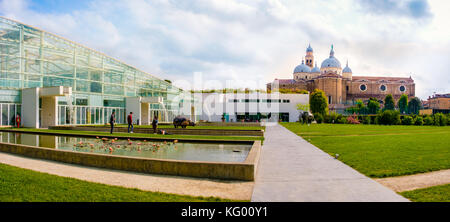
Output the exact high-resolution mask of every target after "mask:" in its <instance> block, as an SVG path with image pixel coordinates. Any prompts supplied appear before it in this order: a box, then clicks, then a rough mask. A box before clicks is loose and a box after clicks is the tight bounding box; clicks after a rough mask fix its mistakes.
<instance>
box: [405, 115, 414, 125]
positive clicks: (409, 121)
mask: <svg viewBox="0 0 450 222" xmlns="http://www.w3.org/2000/svg"><path fill="white" fill-rule="evenodd" d="M413 120H414V119H413V118H412V117H411V116H404V117H403V119H402V125H413V122H414V121H413Z"/></svg>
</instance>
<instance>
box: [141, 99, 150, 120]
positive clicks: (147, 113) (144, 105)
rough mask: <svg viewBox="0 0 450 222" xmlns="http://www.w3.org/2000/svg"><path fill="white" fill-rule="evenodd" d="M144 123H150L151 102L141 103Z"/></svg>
mask: <svg viewBox="0 0 450 222" xmlns="http://www.w3.org/2000/svg"><path fill="white" fill-rule="evenodd" d="M140 124H142V125H150V104H148V103H141V121H140Z"/></svg>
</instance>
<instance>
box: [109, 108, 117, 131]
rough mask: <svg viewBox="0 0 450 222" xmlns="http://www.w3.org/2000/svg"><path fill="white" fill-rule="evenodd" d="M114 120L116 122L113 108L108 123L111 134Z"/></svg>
mask: <svg viewBox="0 0 450 222" xmlns="http://www.w3.org/2000/svg"><path fill="white" fill-rule="evenodd" d="M115 122H116V111H115V110H113V111H112V113H111V117H110V118H109V124H110V125H111V134H112V133H113V130H114V123H115Z"/></svg>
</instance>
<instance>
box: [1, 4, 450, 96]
mask: <svg viewBox="0 0 450 222" xmlns="http://www.w3.org/2000/svg"><path fill="white" fill-rule="evenodd" d="M449 11H450V1H448V0H430V1H426V0H314V1H311V0H308V1H302V0H190V1H186V0H73V1H62V0H60V1H59V0H34V1H33V0H0V15H2V16H5V17H8V18H11V19H15V20H18V21H20V22H23V23H25V24H29V25H32V26H35V27H38V28H41V29H43V30H46V31H49V32H52V33H55V34H58V35H60V36H63V37H66V38H68V39H71V40H73V41H76V42H79V43H81V44H83V45H85V46H88V47H90V48H93V49H96V50H98V51H100V52H104V53H106V54H108V55H110V56H111V57H114V58H117V59H119V60H122V61H124V62H125V63H127V64H129V65H132V66H134V67H137V68H139V69H141V70H144V71H146V72H149V73H151V74H153V75H155V76H158V77H160V78H162V79H171V80H172V81H176V80H180V79H181V80H188V81H192V80H193V76H194V73H201V74H202V76H203V77H204V78H205V79H206V80H218V81H220V82H225V81H227V80H235V83H236V84H235V85H234V87H236V88H237V87H245V86H250V87H252V88H255V87H260V88H264V86H263V84H264V83H267V82H269V81H272V80H273V79H274V78H292V71H293V69H294V68H295V66H296V65H298V64H299V63H301V60H302V57H303V56H304V55H305V50H306V47H307V46H308V44H309V43H311V45H312V47H313V48H314V53H315V58H316V60H317V62H318V65H319V66H320V63H321V62H322V61H323V60H324V59H326V58H327V57H328V56H329V51H330V46H331V44H334V48H335V52H336V54H335V56H336V57H337V58H338V59H339V60H340V61H341V63H342V64H345V62H346V61H347V60H348V61H349V65H350V67H351V68H352V70H353V75H367V76H398V77H409V76H412V78H413V79H414V80H415V82H416V95H417V96H419V97H420V98H422V99H426V98H427V97H428V96H429V95H431V94H433V93H434V92H436V93H449V92H450V63H449V61H450V29H449V28H448V27H450V13H449ZM252 80H253V81H254V80H257V81H258V82H257V84H258V85H256V86H254V83H252ZM204 87H205V88H210V87H212V86H211V84H208V85H206V86H204Z"/></svg>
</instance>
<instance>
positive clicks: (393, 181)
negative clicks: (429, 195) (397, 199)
mask: <svg viewBox="0 0 450 222" xmlns="http://www.w3.org/2000/svg"><path fill="white" fill-rule="evenodd" d="M375 181H377V182H378V183H381V184H383V185H384V186H387V187H389V188H391V189H392V190H394V191H396V192H402V191H408V190H415V189H421V188H427V187H432V186H439V185H444V184H450V169H448V170H439V171H434V172H429V173H420V174H414V175H408V176H400V177H387V178H380V179H375Z"/></svg>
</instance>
